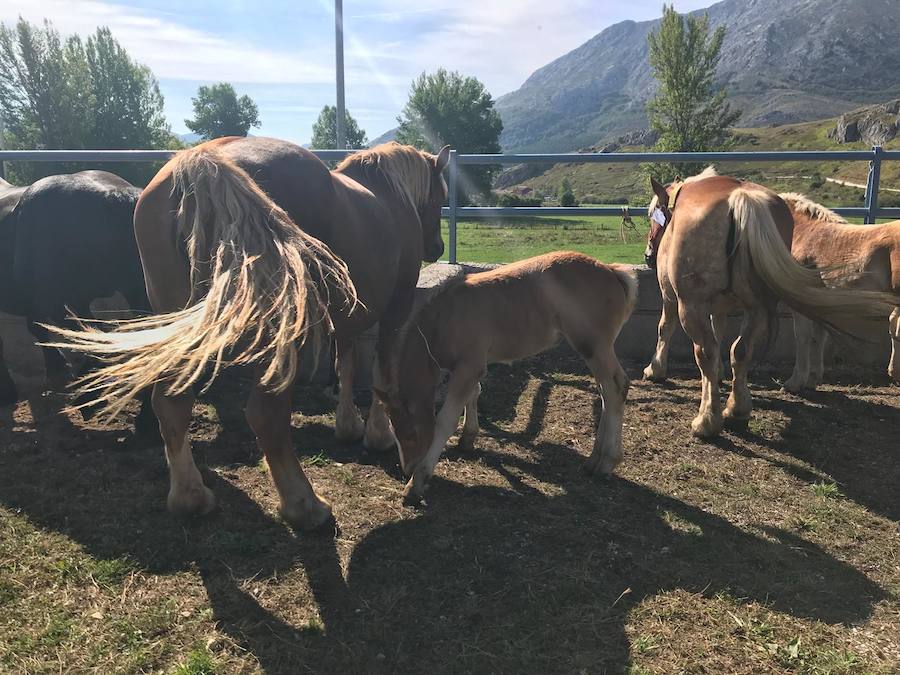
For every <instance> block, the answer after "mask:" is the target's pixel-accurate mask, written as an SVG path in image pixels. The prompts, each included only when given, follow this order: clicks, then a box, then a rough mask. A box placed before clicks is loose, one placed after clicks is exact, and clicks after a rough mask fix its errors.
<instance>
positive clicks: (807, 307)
mask: <svg viewBox="0 0 900 675" xmlns="http://www.w3.org/2000/svg"><path fill="white" fill-rule="evenodd" d="M777 199H778V197H777V196H775V195H774V194H772V193H769V192H766V191H763V190H760V189H759V188H752V187H739V188H737V189H736V190H734V191H733V192H732V193H731V195H730V196H729V197H728V205H729V207H730V208H731V213H732V217H733V219H734V223H735V227H736V232H735V235H736V236H735V257H736V260H735V272H736V273H738V271H739V270H742V269H743V270H748V269H749V267H750V266H751V265H752V267H753V269H755V270H756V272H757V274H759V276H760V277H761V278H762V280H763V281H764V282H765V284H766V285H767V286H768V287H769V288H770V289H771V290H772V291H773V292H774V293H775V294H776V295H777V296H778V297H780V298H781V299H782V300H784V302H786V303H787V304H788V305H789V306H790V307H791V308H792V309H795V310H796V311H798V312H800V313H801V314H804V315H806V316H808V317H810V318H812V319H815V320H818V321H821V322H823V323H825V324H827V325H829V326H831V327H832V328H834V329H835V330H837V331H838V332H841V333H845V334H849V335H851V336H857V337H859V336H860V335H861V333H860V331H859V328H860V325H859V322H860V321H861V320H862V321H873V322H874V321H877V322H883V321H884V320H885V318H886V317H887V316H888V315H889V314H890V313H891V311H892V310H893V308H894V306H895V305H896V304H897V298H896V296H893V295H892V294H890V293H881V292H877V291H862V290H845V289H839V288H826V287H825V285H824V284H823V283H822V279H821V277H820V276H819V273H818V272H817V271H816V270H814V269H809V268H806V267H803V266H802V265H800V264H799V263H798V262H797V261H796V260H794V258H793V257H792V256H791V252H790V250H788V248H787V246H785V244H784V240H783V239H782V238H781V235H780V234H779V232H778V227H777V226H776V224H775V221H774V219H773V217H772V211H771V209H772V206H773V205H774V200H777Z"/></svg>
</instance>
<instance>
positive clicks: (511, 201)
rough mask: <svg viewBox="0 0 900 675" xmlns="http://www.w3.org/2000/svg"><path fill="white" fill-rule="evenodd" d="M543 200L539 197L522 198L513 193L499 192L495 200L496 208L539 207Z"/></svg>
mask: <svg viewBox="0 0 900 675" xmlns="http://www.w3.org/2000/svg"><path fill="white" fill-rule="evenodd" d="M542 203H543V200H542V199H541V198H540V197H523V196H522V195H517V194H515V193H514V192H501V193H500V195H499V198H498V199H497V205H498V206H506V207H509V206H540V205H541V204H542Z"/></svg>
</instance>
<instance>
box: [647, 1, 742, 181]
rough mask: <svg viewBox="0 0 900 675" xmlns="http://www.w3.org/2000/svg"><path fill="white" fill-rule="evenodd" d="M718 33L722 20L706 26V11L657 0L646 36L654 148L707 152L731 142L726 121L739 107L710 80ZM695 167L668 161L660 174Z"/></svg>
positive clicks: (722, 34) (730, 121)
mask: <svg viewBox="0 0 900 675" xmlns="http://www.w3.org/2000/svg"><path fill="white" fill-rule="evenodd" d="M724 38H725V28H724V26H719V27H718V28H716V29H715V30H714V31H711V30H710V25H709V16H708V15H706V14H703V15H702V16H701V15H697V14H693V15H688V16H681V15H680V14H678V12H676V11H675V8H674V6H672V5H663V17H662V21H661V22H660V26H659V29H658V30H657V31H655V32H652V33H650V35H649V36H648V38H647V39H648V43H649V61H650V68H651V70H652V72H653V76H654V77H655V78H656V79H657V81H658V82H659V89H658V90H657V92H656V95H655V96H654V97H653V98H652V99H651V100H650V101H649V102H648V103H647V113H648V115H649V117H650V125H651V127H652V128H653V129H654V130H655V131H657V132H658V133H659V140H658V141H657V143H656V145H655V146H654V149H655V150H658V151H661V152H704V151H706V152H709V151H714V150H723V149H726V148H728V147H729V146H730V145H731V143H732V139H731V135H730V132H729V127H731V126H732V125H733V124H734V123H735V122H736V121H737V119H738V117H740V111H735V110H732V109H731V107H730V106H729V105H728V103H727V101H726V100H725V98H726V92H725V90H724V89H721V88H717V87H716V83H715V77H716V66H717V65H718V63H719V58H720V56H721V50H722V41H723V40H724ZM696 167H697V165H695V164H680V165H673V166H671V167H668V170H663V173H664V174H668V175H667V176H666V175H663V176H662V177H663V178H671V177H672V176H673V175H674V173H676V172H680V173H682V174H689V173H695V169H696Z"/></svg>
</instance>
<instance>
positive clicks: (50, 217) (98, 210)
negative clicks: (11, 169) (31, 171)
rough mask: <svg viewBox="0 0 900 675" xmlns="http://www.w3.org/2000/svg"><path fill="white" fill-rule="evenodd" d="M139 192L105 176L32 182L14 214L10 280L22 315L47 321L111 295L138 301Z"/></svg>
mask: <svg viewBox="0 0 900 675" xmlns="http://www.w3.org/2000/svg"><path fill="white" fill-rule="evenodd" d="M139 195H140V190H139V189H138V188H136V187H134V186H133V185H131V184H130V183H128V182H127V181H125V180H124V179H122V178H120V177H118V176H116V175H114V174H111V173H108V172H105V171H84V172H80V173H75V174H63V175H57V176H47V177H45V178H42V179H40V180H38V181H36V182H35V183H34V184H33V185H31V186H30V187H29V188H28V189H27V190H26V191H25V192H24V193H23V195H22V197H21V199H20V200H19V204H18V206H17V207H16V213H15V216H16V218H15V247H14V261H13V274H12V278H11V281H12V283H13V285H14V293H15V294H16V296H18V301H19V304H20V307H19V310H20V312H23V313H32V312H35V313H37V314H38V315H40V316H43V317H44V318H50V317H49V316H48V314H53V315H56V314H62V313H64V311H65V309H64V308H65V306H66V305H69V306H72V307H76V306H77V307H84V306H85V305H87V304H89V303H90V302H91V301H92V300H94V299H95V298H98V297H102V296H108V295H112V294H113V293H115V292H116V291H121V292H122V293H123V294H125V295H126V296H127V297H129V299H130V300H132V301H135V300H136V299H138V298H140V296H142V286H143V281H142V277H141V274H140V263H139V260H138V254H137V246H136V244H135V242H134V234H133V230H132V225H131V223H132V216H133V213H134V207H135V204H136V203H137V199H138V196H139ZM140 304H141V305H143V304H144V303H143V302H141V303H140Z"/></svg>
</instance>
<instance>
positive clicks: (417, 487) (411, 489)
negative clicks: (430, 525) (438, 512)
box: [403, 475, 428, 507]
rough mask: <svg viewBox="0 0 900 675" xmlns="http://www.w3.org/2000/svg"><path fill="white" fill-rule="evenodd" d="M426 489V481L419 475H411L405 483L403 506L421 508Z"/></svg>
mask: <svg viewBox="0 0 900 675" xmlns="http://www.w3.org/2000/svg"><path fill="white" fill-rule="evenodd" d="M426 487H428V486H427V483H426V481H425V480H424V479H423V478H421V476H420V475H413V477H412V478H410V479H409V481H407V483H406V488H405V489H404V490H403V505H404V506H413V507H415V506H421V505H422V502H423V501H424V499H425V488H426Z"/></svg>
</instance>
